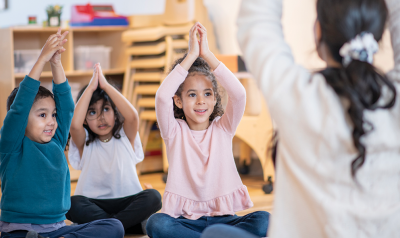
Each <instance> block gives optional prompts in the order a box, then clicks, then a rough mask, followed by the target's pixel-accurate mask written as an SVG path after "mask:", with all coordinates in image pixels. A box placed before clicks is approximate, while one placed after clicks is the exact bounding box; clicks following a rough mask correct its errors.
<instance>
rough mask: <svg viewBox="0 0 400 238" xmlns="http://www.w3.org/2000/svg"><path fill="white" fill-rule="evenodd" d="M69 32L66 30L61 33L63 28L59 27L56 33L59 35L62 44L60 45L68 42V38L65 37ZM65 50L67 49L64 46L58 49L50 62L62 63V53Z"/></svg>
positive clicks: (53, 63) (54, 63)
mask: <svg viewBox="0 0 400 238" xmlns="http://www.w3.org/2000/svg"><path fill="white" fill-rule="evenodd" d="M67 34H68V31H66V32H64V33H63V34H62V35H61V28H60V29H58V31H57V34H56V35H57V37H58V40H59V45H60V46H63V45H64V44H65V43H66V42H67V39H65V37H66V36H67ZM64 51H65V49H64V47H62V48H61V49H60V50H57V51H56V53H55V54H54V55H53V57H51V59H50V63H51V64H52V65H61V54H62V53H63V52H64Z"/></svg>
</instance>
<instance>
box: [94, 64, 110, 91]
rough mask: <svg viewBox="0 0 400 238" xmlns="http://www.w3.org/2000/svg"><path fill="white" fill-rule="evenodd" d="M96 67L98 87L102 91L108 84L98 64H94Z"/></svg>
mask: <svg viewBox="0 0 400 238" xmlns="http://www.w3.org/2000/svg"><path fill="white" fill-rule="evenodd" d="M96 66H97V69H98V71H99V85H100V88H101V89H103V90H104V89H105V88H106V87H107V86H108V85H109V83H108V82H107V79H106V78H105V77H104V74H103V70H102V69H101V66H100V64H96Z"/></svg>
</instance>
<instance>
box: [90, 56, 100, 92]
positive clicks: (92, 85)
mask: <svg viewBox="0 0 400 238" xmlns="http://www.w3.org/2000/svg"><path fill="white" fill-rule="evenodd" d="M97 65H98V63H97V64H95V65H94V66H93V77H92V79H91V80H90V82H89V85H88V88H89V89H90V90H92V91H93V92H94V91H95V90H96V89H97V87H98V86H99V69H98V67H97Z"/></svg>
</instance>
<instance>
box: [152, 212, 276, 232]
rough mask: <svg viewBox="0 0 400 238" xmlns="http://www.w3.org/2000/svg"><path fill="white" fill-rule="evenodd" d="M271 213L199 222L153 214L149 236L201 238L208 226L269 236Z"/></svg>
mask: <svg viewBox="0 0 400 238" xmlns="http://www.w3.org/2000/svg"><path fill="white" fill-rule="evenodd" d="M268 223H269V213H268V212H264V211H259V212H253V213H250V214H247V215H246V216H243V217H240V216H237V215H234V216H232V215H226V216H216V217H206V216H203V217H200V218H199V219H197V220H190V219H186V218H184V217H182V216H180V217H178V218H173V217H171V216H169V215H167V214H164V213H157V214H153V215H152V216H151V217H150V218H149V220H148V221H147V226H146V230H147V234H148V235H149V236H150V237H151V238H181V237H182V238H200V236H201V233H202V232H203V231H204V229H206V228H207V227H208V226H211V225H214V224H226V225H230V226H234V227H237V228H241V229H243V230H246V231H248V232H250V233H252V234H254V235H256V236H261V237H264V236H266V234H267V230H268Z"/></svg>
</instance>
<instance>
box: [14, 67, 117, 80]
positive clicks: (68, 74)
mask: <svg viewBox="0 0 400 238" xmlns="http://www.w3.org/2000/svg"><path fill="white" fill-rule="evenodd" d="M124 72H125V69H105V70H103V74H105V75H114V74H123V73H124ZM27 74H28V73H15V75H14V76H15V78H16V79H21V78H24V77H25V75H27ZM92 74H93V71H92V70H87V71H83V70H76V71H65V76H66V77H74V76H90V75H92ZM52 76H53V75H52V73H51V72H50V71H44V72H42V75H41V77H44V78H47V77H52Z"/></svg>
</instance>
